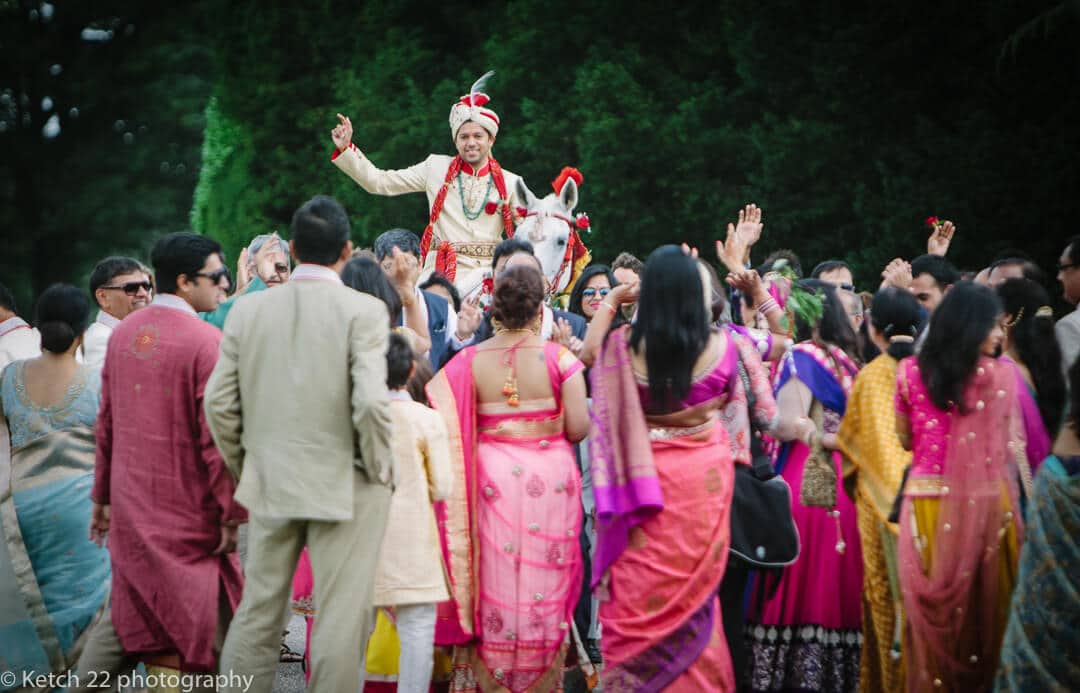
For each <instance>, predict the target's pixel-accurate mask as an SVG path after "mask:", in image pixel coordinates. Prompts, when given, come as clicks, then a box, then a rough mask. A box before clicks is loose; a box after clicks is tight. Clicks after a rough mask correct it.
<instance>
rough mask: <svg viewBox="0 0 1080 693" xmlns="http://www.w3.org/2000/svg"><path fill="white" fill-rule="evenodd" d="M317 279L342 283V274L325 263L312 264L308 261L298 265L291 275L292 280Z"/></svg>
mask: <svg viewBox="0 0 1080 693" xmlns="http://www.w3.org/2000/svg"><path fill="white" fill-rule="evenodd" d="M312 279H317V280H319V281H324V282H334V283H335V284H340V283H341V276H340V275H339V274H338V273H337V272H335V271H334V270H332V269H330V268H329V267H326V266H325V265H312V264H308V263H306V262H305V263H301V264H299V265H297V266H296V269H294V270H293V271H292V274H291V275H290V276H289V280H290V281H304V280H312Z"/></svg>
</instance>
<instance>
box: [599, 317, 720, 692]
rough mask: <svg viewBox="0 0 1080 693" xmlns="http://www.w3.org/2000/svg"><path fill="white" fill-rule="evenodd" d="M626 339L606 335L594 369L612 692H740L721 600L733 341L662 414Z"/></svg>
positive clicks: (607, 673) (604, 621)
mask: <svg viewBox="0 0 1080 693" xmlns="http://www.w3.org/2000/svg"><path fill="white" fill-rule="evenodd" d="M627 336H628V328H625V327H624V328H620V329H619V330H616V331H615V332H613V333H612V334H611V335H609V337H608V339H607V341H606V343H605V345H604V349H603V352H602V353H601V355H600V358H599V359H598V361H597V362H596V364H594V365H593V368H592V371H591V379H592V394H593V417H594V426H593V431H592V434H591V435H590V438H589V440H590V445H591V453H592V454H591V469H592V474H593V489H594V493H595V495H596V510H597V516H598V517H597V538H598V545H597V550H596V556H595V559H594V566H593V576H594V578H593V579H594V586H595V587H596V588H597V590H596V591H597V593H598V595H599V596H600V598H601V600H602V602H601V605H600V623H601V625H602V628H603V637H602V639H601V648H602V650H603V654H604V670H603V672H602V673H601V679H602V681H603V684H604V690H605V691H606V692H607V693H622V692H623V691H644V692H649V691H661V690H664V691H719V690H733V689H734V675H733V673H732V666H731V657H730V655H729V654H728V648H727V643H726V641H725V638H724V629H723V618H722V617H721V613H720V603H719V599H718V596H717V595H718V590H719V587H720V581H721V579H722V578H723V575H724V568H725V567H726V565H727V558H728V546H729V543H730V513H731V494H732V490H733V485H734V465H733V462H732V457H731V447H730V444H729V441H728V436H727V432H726V430H725V429H724V427H723V425H722V424H721V423H720V422H719V418H718V416H717V411H718V410H719V408H720V407H721V406H723V404H724V403H725V402H726V401H727V399H728V397H729V395H730V392H731V385H732V384H733V381H734V380H735V379H737V377H738V376H737V371H736V365H735V360H734V359H735V350H734V346H733V345H732V344H731V341H730V340H729V339H728V338H727V337H726V336H723V339H722V341H723V344H724V348H723V349H722V351H721V353H720V354H719V355H718V356H717V358H716V359H715V361H714V362H712V363H710V364H709V365H708V366H707V367H706V368H703V369H702V370H701V371H700V372H698V373H695V374H694V377H693V384H692V385H691V389H690V392H689V393H688V395H687V397H686V398H685V399H684V401H683V402H682V403H681V405H680V408H679V409H678V410H676V411H674V412H671V413H667V414H662V415H660V414H658V415H654V414H649V413H647V412H649V411H650V410H651V407H650V402H649V399H648V383H647V381H646V380H644V379H642V378H638V377H635V375H634V373H633V371H632V366H631V360H630V352H629V347H628V346H627Z"/></svg>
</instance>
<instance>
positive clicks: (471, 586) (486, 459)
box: [427, 342, 583, 693]
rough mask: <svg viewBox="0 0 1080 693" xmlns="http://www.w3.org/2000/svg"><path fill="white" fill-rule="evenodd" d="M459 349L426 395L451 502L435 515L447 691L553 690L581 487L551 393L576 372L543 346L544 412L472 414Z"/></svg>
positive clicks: (475, 407) (576, 583)
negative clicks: (451, 485) (440, 423)
mask: <svg viewBox="0 0 1080 693" xmlns="http://www.w3.org/2000/svg"><path fill="white" fill-rule="evenodd" d="M476 353H477V348H476V347H470V348H468V349H466V350H464V351H462V352H461V353H460V354H458V355H457V356H456V357H455V358H454V359H452V360H451V361H450V363H448V364H447V365H446V367H445V368H444V369H443V370H442V371H440V372H439V373H438V374H437V375H436V376H435V378H434V379H433V380H432V381H431V383H429V384H428V387H427V392H428V397H429V398H430V400H431V403H432V406H433V407H434V408H435V409H436V410H437V411H438V412H439V413H440V414H442V415H443V416H444V418H445V420H446V422H447V429H448V431H449V433H450V440H451V459H452V460H453V461H454V463H455V470H456V471H455V477H456V478H455V490H454V493H453V494H452V496H451V497H450V498H449V499H448V500H447V501H446V502H445V503H444V504H443V505H442V507H441V508H438V509H437V514H438V518H439V524H440V529H441V530H442V531H441V533H442V535H443V540H444V544H443V555H444V558H445V559H446V564H447V566H448V568H449V572H450V582H451V596H452V599H451V601H450V602H447V603H444V604H443V605H441V607H440V612H439V619H438V621H437V622H436V642H438V643H440V644H456V645H458V647H457V648H456V649H455V655H454V678H453V681H452V683H451V690H452V691H473V690H477V689H479V690H483V691H513V692H514V693H517V692H519V691H538V692H539V691H550V690H555V689H559V688H561V687H562V676H563V662H564V659H565V656H566V652H567V646H568V644H569V634H570V631H569V624H570V623H571V622H572V620H573V610H574V606H575V605H576V604H577V599H578V595H579V593H580V590H581V571H582V564H581V552H580V548H579V545H578V532H579V530H580V527H581V520H582V516H581V513H582V510H581V475H580V472H579V471H578V467H577V461H576V457H575V455H574V449H573V447H572V446H571V445H570V443H569V441H567V439H566V437H565V433H564V430H563V419H562V416H563V414H562V405H561V397H560V390H561V386H562V384H563V383H564V382H566V380H567V379H569V378H570V377H571V376H572V375H574V374H575V373H577V372H579V371H580V370H581V369H582V368H583V366H582V364H581V362H580V361H578V360H577V359H576V358H575V357H574V356H573V355H572V354H570V352H569V351H567V350H566V349H565V348H564V347H561V346H559V345H557V344H554V343H551V342H548V343H547V344H545V346H544V358H545V361H546V363H547V367H548V374H549V376H550V379H551V389H552V393H553V395H554V399H553V401H552V402H551V406H550V407H548V408H542V407H539V406H537V407H527V406H525V405H526V404H529V403H528V402H522V406H521V407H518V408H515V407H510V406H508V405H505V404H502V403H478V402H477V400H476V388H475V384H474V381H473V369H472V365H473V359H474V357H475V356H476Z"/></svg>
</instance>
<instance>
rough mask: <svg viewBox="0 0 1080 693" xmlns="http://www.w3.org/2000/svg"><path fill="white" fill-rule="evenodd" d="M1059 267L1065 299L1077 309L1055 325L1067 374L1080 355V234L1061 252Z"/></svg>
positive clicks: (1062, 365)
mask: <svg viewBox="0 0 1080 693" xmlns="http://www.w3.org/2000/svg"><path fill="white" fill-rule="evenodd" d="M1057 269H1058V273H1057V278H1058V281H1059V282H1061V289H1062V294H1063V295H1064V297H1065V300H1066V301H1068V302H1069V304H1070V305H1074V306H1076V310H1074V311H1073V312H1071V313H1069V314H1068V315H1066V316H1065V317H1063V318H1062V319H1061V320H1058V323H1057V325H1055V326H1054V332H1055V333H1056V334H1057V340H1058V345H1059V346H1060V347H1061V367H1062V370H1064V371H1065V373H1066V375H1067V374H1068V372H1069V369H1070V368H1072V365H1073V363H1074V362H1075V361H1076V358H1077V356H1078V355H1080V236H1073V237H1072V238H1070V239H1069V242H1068V245H1066V246H1065V250H1063V251H1062V252H1061V259H1059V260H1058V268H1057ZM1066 380H1068V378H1067V377H1066Z"/></svg>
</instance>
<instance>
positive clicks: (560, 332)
mask: <svg viewBox="0 0 1080 693" xmlns="http://www.w3.org/2000/svg"><path fill="white" fill-rule="evenodd" d="M551 341H553V342H557V343H559V344H562V345H563V346H564V347H566V348H567V349H569V350H570V351H571V353H573V354H574V355H575V356H576V355H578V354H580V353H581V347H583V346H585V344H584V343H583V342H582V341H581V340H580V339H578V338H577V337H575V336H574V329H573V328H572V327H570V323H569V322H567V321H566V319H565V318H559V319H558V320H556V321H555V325H554V327H553V329H552V330H551Z"/></svg>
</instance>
